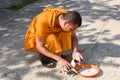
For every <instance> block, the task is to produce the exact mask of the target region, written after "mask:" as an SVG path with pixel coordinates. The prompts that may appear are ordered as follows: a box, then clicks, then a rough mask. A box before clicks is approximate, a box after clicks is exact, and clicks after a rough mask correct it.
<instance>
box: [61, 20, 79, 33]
mask: <svg viewBox="0 0 120 80" xmlns="http://www.w3.org/2000/svg"><path fill="white" fill-rule="evenodd" d="M63 24H64V25H62V26H61V28H62V30H63V31H65V32H71V31H74V30H76V29H77V28H78V25H77V24H71V23H69V22H64V23H63Z"/></svg>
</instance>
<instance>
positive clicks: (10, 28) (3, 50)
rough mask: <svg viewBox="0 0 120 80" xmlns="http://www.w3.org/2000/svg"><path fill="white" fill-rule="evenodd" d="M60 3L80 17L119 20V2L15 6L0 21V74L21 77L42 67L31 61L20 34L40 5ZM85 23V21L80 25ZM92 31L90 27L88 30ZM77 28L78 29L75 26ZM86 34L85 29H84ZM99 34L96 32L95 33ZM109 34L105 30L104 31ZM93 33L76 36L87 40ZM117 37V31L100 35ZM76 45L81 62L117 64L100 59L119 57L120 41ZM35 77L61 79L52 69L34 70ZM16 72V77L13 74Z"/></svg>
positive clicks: (33, 57)
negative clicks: (119, 43) (7, 16)
mask: <svg viewBox="0 0 120 80" xmlns="http://www.w3.org/2000/svg"><path fill="white" fill-rule="evenodd" d="M48 6H51V7H63V8H65V9H68V10H76V11H78V12H80V13H81V15H82V17H83V20H85V21H87V22H92V23H94V22H95V20H98V19H99V20H101V21H107V20H109V19H113V20H120V16H118V15H120V13H118V10H117V9H118V7H119V5H115V6H108V5H107V4H106V3H105V2H100V3H95V2H93V3H92V2H90V1H88V0H83V1H77V0H75V1H73V0H72V1H64V0H50V1H49V0H48V1H42V2H41V0H40V1H38V2H36V3H34V4H30V5H28V6H27V7H25V8H23V9H21V10H19V11H18V12H16V13H15V15H14V16H13V17H11V18H9V20H8V21H7V22H4V23H2V24H1V25H0V42H1V43H0V65H1V66H0V72H1V74H0V78H5V79H6V80H7V79H15V80H22V77H23V76H25V75H27V74H29V73H30V72H31V70H33V69H34V68H38V69H41V70H43V69H44V68H43V67H42V66H41V65H40V64H38V65H36V66H33V64H34V63H35V62H36V61H37V60H38V57H37V56H36V55H35V54H34V53H32V52H28V54H27V53H26V52H25V51H24V35H25V32H26V30H27V27H28V25H29V23H30V21H31V20H32V18H33V17H34V16H35V15H37V14H38V13H40V12H41V11H42V9H43V8H44V7H48ZM82 26H83V27H88V26H89V25H87V24H85V25H82ZM93 30H94V31H95V30H96V29H92V28H91V29H90V30H89V31H88V32H91V31H93ZM78 31H81V30H78ZM81 32H82V31H81ZM108 32H109V30H106V31H104V32H103V33H104V34H102V35H106V34H108ZM84 34H86V33H84ZM96 34H99V33H96ZM108 35H109V34H108ZM93 37H95V36H94V35H89V36H79V40H81V39H88V40H89V41H93V40H91V39H92V38H93ZM118 39H120V35H115V36H113V38H112V39H104V41H111V42H112V41H114V40H118ZM79 49H81V50H83V51H84V54H83V55H84V62H83V63H92V64H95V65H98V66H100V63H102V64H104V65H106V66H119V65H118V64H117V63H115V62H114V61H107V62H104V61H103V60H104V59H105V58H106V57H108V58H109V57H110V58H118V57H120V54H119V51H120V45H117V44H113V43H96V44H80V45H79ZM51 72H53V74H51ZM35 74H37V76H39V77H46V76H47V77H50V78H51V79H55V80H56V79H59V80H62V77H61V76H58V75H56V73H55V71H54V70H53V71H49V70H48V71H47V72H44V70H43V71H38V72H35ZM16 76H17V77H16Z"/></svg>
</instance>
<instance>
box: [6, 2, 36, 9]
mask: <svg viewBox="0 0 120 80" xmlns="http://www.w3.org/2000/svg"><path fill="white" fill-rule="evenodd" d="M35 1H36V0H24V2H23V3H20V4H14V5H12V6H10V7H8V8H6V9H10V10H18V9H21V8H23V7H25V6H27V5H28V4H31V3H33V2H35Z"/></svg>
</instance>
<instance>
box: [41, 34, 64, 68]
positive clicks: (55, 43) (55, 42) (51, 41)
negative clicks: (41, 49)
mask: <svg viewBox="0 0 120 80" xmlns="http://www.w3.org/2000/svg"><path fill="white" fill-rule="evenodd" d="M45 47H46V48H47V49H48V50H50V51H51V52H53V53H54V54H56V55H58V56H61V52H62V48H61V44H60V41H59V39H58V37H56V35H55V34H50V35H49V36H48V37H47V38H46V43H45ZM40 60H41V62H42V64H43V66H46V67H49V68H53V67H55V66H56V61H55V60H53V59H51V58H48V57H46V56H44V55H40Z"/></svg>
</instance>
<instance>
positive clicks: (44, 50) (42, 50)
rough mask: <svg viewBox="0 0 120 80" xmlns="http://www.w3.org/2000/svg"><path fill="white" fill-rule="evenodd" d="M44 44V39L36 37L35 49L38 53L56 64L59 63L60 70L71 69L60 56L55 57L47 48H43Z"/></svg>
mask: <svg viewBox="0 0 120 80" xmlns="http://www.w3.org/2000/svg"><path fill="white" fill-rule="evenodd" d="M44 44H45V39H44V38H38V37H36V48H37V50H38V52H40V53H41V54H43V55H45V56H47V57H49V58H52V59H54V60H56V61H57V62H59V64H60V66H61V67H62V68H66V69H68V70H69V69H70V68H71V67H72V66H71V64H70V63H69V62H67V61H66V60H64V59H63V58H61V57H60V56H57V55H55V54H54V53H52V52H51V51H49V50H48V49H47V48H45V46H44Z"/></svg>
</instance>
